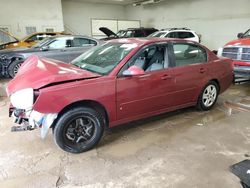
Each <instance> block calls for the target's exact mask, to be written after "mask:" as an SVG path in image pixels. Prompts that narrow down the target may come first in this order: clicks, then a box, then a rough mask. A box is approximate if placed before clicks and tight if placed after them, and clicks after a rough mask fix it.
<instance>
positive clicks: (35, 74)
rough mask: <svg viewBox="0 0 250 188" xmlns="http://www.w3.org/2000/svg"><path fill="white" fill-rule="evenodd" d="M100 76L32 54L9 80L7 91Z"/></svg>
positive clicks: (36, 87)
mask: <svg viewBox="0 0 250 188" xmlns="http://www.w3.org/2000/svg"><path fill="white" fill-rule="evenodd" d="M100 76H101V75H98V74H95V73H91V72H88V71H85V70H83V69H80V68H78V67H75V66H74V65H71V64H66V63H63V62H60V61H56V60H50V59H40V58H38V57H37V56H31V57H30V58H28V59H27V60H26V61H25V62H24V63H23V65H22V67H21V68H20V69H19V71H18V73H17V75H16V77H15V78H14V79H13V80H11V81H10V82H9V84H8V86H7V93H8V96H9V95H11V94H12V93H14V92H16V91H19V90H21V89H26V88H33V89H39V88H42V87H46V86H48V85H51V84H60V83H64V82H70V81H75V80H84V79H90V78H96V77H100Z"/></svg>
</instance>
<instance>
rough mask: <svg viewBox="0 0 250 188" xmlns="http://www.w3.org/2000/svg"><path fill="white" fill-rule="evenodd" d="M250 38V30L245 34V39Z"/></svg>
mask: <svg viewBox="0 0 250 188" xmlns="http://www.w3.org/2000/svg"><path fill="white" fill-rule="evenodd" d="M245 37H250V29H249V30H248V31H247V32H245V33H244V35H243V38H245Z"/></svg>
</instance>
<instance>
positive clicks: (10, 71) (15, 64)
mask: <svg viewBox="0 0 250 188" xmlns="http://www.w3.org/2000/svg"><path fill="white" fill-rule="evenodd" d="M22 63H23V61H22V60H15V61H13V62H12V63H11V64H10V65H9V67H8V74H9V75H10V77H11V78H14V77H15V76H16V74H17V72H18V70H19V68H20V67H21V65H22Z"/></svg>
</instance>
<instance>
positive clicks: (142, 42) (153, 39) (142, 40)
mask: <svg viewBox="0 0 250 188" xmlns="http://www.w3.org/2000/svg"><path fill="white" fill-rule="evenodd" d="M178 41H179V42H187V43H195V44H198V43H196V42H193V41H188V40H183V39H175V38H158V37H147V38H123V39H113V40H110V41H108V43H121V44H130V43H134V44H137V45H138V46H143V45H147V44H151V43H158V42H178Z"/></svg>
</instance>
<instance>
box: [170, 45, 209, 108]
mask: <svg viewBox="0 0 250 188" xmlns="http://www.w3.org/2000/svg"><path fill="white" fill-rule="evenodd" d="M171 49H172V56H173V61H174V64H175V68H174V69H173V71H174V77H175V92H176V94H175V100H174V103H175V104H174V105H175V106H179V105H184V104H188V103H192V102H194V101H196V100H197V96H198V95H199V92H200V90H201V88H202V87H203V86H204V85H205V84H206V81H207V79H208V78H207V77H208V71H209V67H208V63H207V53H206V50H205V49H203V48H202V47H200V46H198V45H196V44H194V43H191V42H190V43H178V42H176V43H172V48H171Z"/></svg>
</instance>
